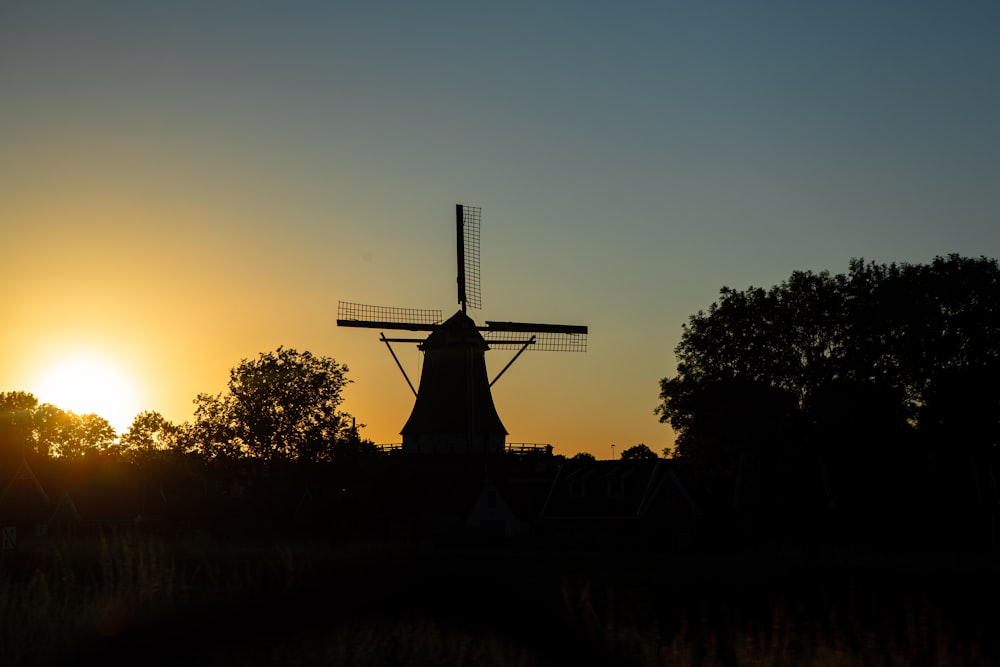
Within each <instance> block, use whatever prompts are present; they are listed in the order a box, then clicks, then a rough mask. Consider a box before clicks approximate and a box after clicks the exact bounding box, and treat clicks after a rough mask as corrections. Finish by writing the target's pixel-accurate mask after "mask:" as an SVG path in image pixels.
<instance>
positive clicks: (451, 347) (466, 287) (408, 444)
mask: <svg viewBox="0 0 1000 667" xmlns="http://www.w3.org/2000/svg"><path fill="white" fill-rule="evenodd" d="M481 218H482V210H481V209H480V208H479V207H476V206H464V205H462V204H458V205H456V206H455V230H456V236H457V245H456V249H457V259H458V271H457V274H458V278H457V281H458V303H459V304H460V305H461V309H460V310H458V311H457V312H456V313H455V314H454V315H452V316H451V317H449V318H448V319H447V320H443V319H442V316H441V311H440V310H421V309H413V308H396V307H391V306H373V305H366V304H360V303H351V302H346V301H340V302H339V303H338V304H337V325H338V326H342V327H365V328H369V329H383V330H393V331H400V330H402V331H419V332H427V334H428V335H427V336H426V337H424V338H387V337H386V335H385V333H384V331H383V332H381V333H380V334H379V336H380V340H381V341H382V342H383V343H385V345H386V347H387V348H388V349H389V353H390V354H391V355H392V358H393V360H394V361H395V362H396V365H397V366H398V367H399V370H400V372H401V373H402V374H403V377H404V378H405V379H406V383H407V384H408V385H409V387H410V390H411V391H412V392H413V394H414V396H416V400H415V401H414V404H413V410H412V412H411V413H410V417H409V419H407V421H406V424H405V425H404V426H403V429H402V431H401V434H402V436H403V451H404V452H406V453H411V454H499V453H502V452H503V451H504V440H505V438H506V436H507V429H506V428H505V427H504V425H503V422H502V421H500V416H499V415H498V414H497V411H496V407H495V406H494V404H493V396H492V393H491V391H490V389H491V387H492V386H493V385H494V384H495V383H496V382H497V380H499V379H500V377H501V376H502V375H503V374H504V373H505V372H506V371H507V369H508V368H510V367H511V365H512V364H513V363H514V362H515V361H516V360H517V359H518V357H520V356H521V354H522V353H523V352H525V351H526V350H537V351H562V352H586V350H587V327H586V326H580V325H568V324H537V323H529V322H494V321H489V320H487V321H486V323H485V325H477V324H476V323H475V321H474V320H473V319H472V318H471V317H469V315H468V312H467V311H468V309H469V308H473V309H480V308H482V299H481V291H480V279H479V278H480V275H479V240H480V234H479V227H480V220H481ZM393 343H416V345H417V348H418V349H420V350H421V351H422V352H423V353H424V364H423V371H422V373H421V374H420V385H419V388H418V389H414V387H413V383H412V382H411V381H410V378H409V377H408V376H407V374H406V371H405V369H404V368H403V365H402V364H401V363H400V362H399V357H397V356H396V353H395V351H394V350H393V347H392V344H393ZM491 349H493V350H516V354H514V356H513V358H511V360H510V361H509V362H508V363H507V365H505V366H504V367H503V369H502V370H501V371H500V372H499V373H498V374H497V375H496V377H494V378H493V379H492V380H490V379H489V378H488V375H487V371H486V357H485V353H486V351H487V350H491Z"/></svg>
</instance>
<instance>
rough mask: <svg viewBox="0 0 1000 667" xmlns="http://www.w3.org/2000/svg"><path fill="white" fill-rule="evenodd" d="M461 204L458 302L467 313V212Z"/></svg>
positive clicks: (457, 210)
mask: <svg viewBox="0 0 1000 667" xmlns="http://www.w3.org/2000/svg"><path fill="white" fill-rule="evenodd" d="M463 209H464V207H463V206H462V205H461V204H455V231H456V233H455V238H456V239H457V240H458V274H457V275H458V302H459V303H460V304H462V312H463V313H464V312H465V301H466V298H465V229H464V226H465V223H464V219H465V211H464V210H463Z"/></svg>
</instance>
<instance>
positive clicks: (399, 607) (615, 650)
mask: <svg viewBox="0 0 1000 667" xmlns="http://www.w3.org/2000/svg"><path fill="white" fill-rule="evenodd" d="M997 571H998V568H997V566H996V555H995V554H993V553H987V552H980V553H965V554H959V553H889V552H872V551H864V550H853V551H850V552H846V551H843V552H835V551H827V552H824V553H815V554H806V553H800V552H796V553H792V552H790V551H788V550H785V551H780V552H776V551H770V552H756V553H751V554H747V553H742V554H734V553H730V554H719V553H714V554H695V553H684V554H671V553H620V552H613V551H591V552H583V553H581V552H568V551H555V550H533V549H517V548H509V547H508V548H472V547H455V546H440V545H437V546H434V545H425V544H342V545H333V544H320V543H282V544H273V545H259V544H256V545H249V544H233V543H223V542H218V541H211V540H207V539H205V540H187V541H180V542H166V541H163V540H160V539H155V538H147V537H135V536H128V537H125V536H117V537H108V538H105V539H94V540H87V541H78V542H73V543H68V542H67V543H56V542H52V543H48V544H44V545H42V546H38V547H35V548H26V549H22V550H21V551H19V552H17V553H9V552H8V553H5V554H4V557H3V561H2V570H0V572H2V583H0V664H2V665H4V666H15V665H48V664H61V665H62V664H64V665H70V664H78V663H81V662H82V661H84V660H86V661H88V662H94V663H95V664H97V661H100V662H101V663H103V664H117V663H121V664H135V665H172V664H183V665H229V664H251V665H291V664H296V665H298V664H310V665H404V664H405V665H570V664H578V665H579V664H595V665H599V664H620V665H989V664H998V663H1000V650H998V647H1000V639H998V637H997V630H998V629H1000V625H998V620H1000V608H998V607H1000V605H998V600H997V596H996V593H997V591H998V589H1000V587H998V585H997Z"/></svg>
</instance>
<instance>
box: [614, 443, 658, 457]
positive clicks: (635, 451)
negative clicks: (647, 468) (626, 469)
mask: <svg viewBox="0 0 1000 667" xmlns="http://www.w3.org/2000/svg"><path fill="white" fill-rule="evenodd" d="M658 458H660V457H659V456H657V455H656V452H654V451H653V450H652V449H650V448H649V447H648V446H647V445H645V444H643V443H639V444H638V445H633V446H632V447H629V448H627V449H624V450H622V460H623V461H638V460H652V459H658Z"/></svg>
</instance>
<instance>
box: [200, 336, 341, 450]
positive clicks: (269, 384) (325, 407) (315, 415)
mask: <svg viewBox="0 0 1000 667" xmlns="http://www.w3.org/2000/svg"><path fill="white" fill-rule="evenodd" d="M347 370H348V369H347V366H345V365H342V364H338V363H337V362H336V361H334V360H333V359H331V358H329V357H317V356H314V355H313V354H311V353H310V352H301V353H300V352H297V351H295V350H293V349H284V348H280V347H279V348H278V349H277V350H276V351H275V352H269V353H266V354H265V353H261V354H260V355H259V356H258V357H257V359H253V360H246V359H244V360H243V361H241V362H240V365H239V366H237V367H236V368H233V369H232V370H231V371H230V374H229V384H228V391H226V392H223V393H220V394H218V395H217V396H210V395H208V394H201V395H199V396H198V397H197V399H196V400H195V403H196V406H197V407H196V410H195V422H194V424H193V426H192V430H191V434H190V435H191V437H192V438H193V440H194V441H195V442H196V443H197V447H198V449H199V450H200V451H201V452H202V453H203V454H204V455H205V456H207V457H208V458H210V459H211V458H220V457H221V458H230V459H238V458H253V459H258V460H262V461H265V462H271V461H323V460H332V459H333V458H334V448H335V445H336V444H337V443H338V442H339V441H341V440H344V439H345V438H347V437H348V435H349V433H350V430H351V423H352V420H351V417H350V416H349V415H347V414H345V413H343V412H339V411H338V407H339V406H340V403H341V401H342V397H341V391H342V390H343V388H344V386H345V385H346V384H347V383H348V382H349V380H348V379H347Z"/></svg>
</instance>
